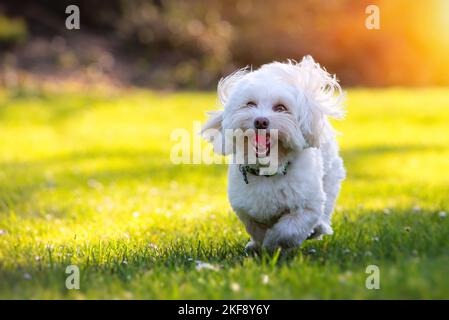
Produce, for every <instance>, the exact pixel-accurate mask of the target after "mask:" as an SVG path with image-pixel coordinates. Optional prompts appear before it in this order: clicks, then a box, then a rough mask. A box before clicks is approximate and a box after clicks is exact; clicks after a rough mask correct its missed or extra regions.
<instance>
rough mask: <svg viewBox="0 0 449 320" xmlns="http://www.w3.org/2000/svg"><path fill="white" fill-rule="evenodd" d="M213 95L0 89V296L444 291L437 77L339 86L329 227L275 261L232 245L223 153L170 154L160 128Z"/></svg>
mask: <svg viewBox="0 0 449 320" xmlns="http://www.w3.org/2000/svg"><path fill="white" fill-rule="evenodd" d="M214 105H215V95H214V94H212V93H176V94H162V93H161V94H158V93H151V92H147V91H137V90H131V91H124V92H120V93H107V92H95V91H93V92H83V93H79V92H78V93H75V92H73V91H70V90H62V92H58V93H56V92H51V91H45V92H39V91H37V92H28V91H19V92H15V91H6V90H0V132H1V141H0V230H2V231H0V298H14V299H16V298H27V299H28V298H33V299H42V298H43V299H51V298H63V299H72V298H80V299H90V298H100V299H103V298H129V299H134V298H138V299H140V298H144V299H159V298H164V299H165V298H167V299H172V298H175V299H176V298H177V299H190V298H274V299H284V298H287V299H290V298H295V299H296V298H325V299H332V298H355V299H364V298H369V299H371V298H373V299H377V298H448V297H449V276H448V272H449V269H448V267H447V266H448V265H449V246H448V244H449V217H441V214H440V212H442V211H445V212H448V211H449V170H448V169H449V160H448V159H449V89H420V90H401V89H388V90H380V89H378V90H364V89H353V90H349V92H348V117H347V119H346V120H345V121H343V122H337V123H335V125H336V127H337V128H338V129H339V131H340V132H342V136H340V138H339V139H340V141H341V149H342V155H343V157H344V160H345V164H346V167H347V171H348V178H347V179H346V181H345V182H344V184H343V190H342V193H341V195H340V197H339V200H338V206H337V209H336V212H335V214H334V230H335V235H334V236H332V237H327V238H326V239H325V240H323V241H308V242H306V243H305V244H304V245H303V246H302V248H301V249H300V250H299V251H298V252H296V254H295V255H293V256H291V257H287V258H285V257H277V256H275V257H269V256H263V257H246V256H245V255H244V254H243V248H244V246H245V244H246V242H247V240H248V236H247V234H246V233H245V231H244V229H243V227H242V225H241V224H240V223H239V221H238V219H237V218H236V217H235V216H234V214H233V213H232V211H231V209H230V206H229V204H228V202H227V199H226V167H225V166H224V165H210V166H207V165H173V164H172V163H171V161H170V158H169V154H170V148H171V146H172V145H173V144H174V143H175V142H173V141H170V133H171V131H172V130H173V129H174V128H187V129H189V130H192V121H193V120H201V121H203V120H204V119H205V116H204V112H205V111H206V110H209V109H211V108H214ZM196 260H200V261H202V262H208V263H210V264H211V265H213V266H215V267H216V268H215V270H208V269H202V270H197V269H196V262H195V261H196ZM71 264H75V265H78V266H79V268H80V270H81V289H80V290H67V289H66V288H65V278H66V276H67V275H66V274H65V268H66V267H67V266H68V265H71ZM371 264H375V265H377V266H379V268H380V275H381V282H380V285H381V289H380V290H368V289H366V288H365V279H366V277H367V274H366V273H365V269H366V267H367V266H368V265H371Z"/></svg>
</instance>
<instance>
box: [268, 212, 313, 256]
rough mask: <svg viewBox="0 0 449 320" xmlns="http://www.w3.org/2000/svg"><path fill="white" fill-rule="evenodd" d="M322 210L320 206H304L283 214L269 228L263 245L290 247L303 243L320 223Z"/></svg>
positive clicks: (269, 248)
mask: <svg viewBox="0 0 449 320" xmlns="http://www.w3.org/2000/svg"><path fill="white" fill-rule="evenodd" d="M321 214H322V211H321V210H320V209H319V208H303V209H297V210H295V211H294V212H291V213H289V214H286V215H284V216H282V217H281V218H280V219H279V221H278V222H276V224H274V225H273V226H272V227H271V228H270V229H268V230H267V232H266V234H265V239H264V241H263V247H264V248H266V249H267V250H268V251H274V250H275V249H276V248H281V249H290V248H294V247H297V246H299V245H301V243H302V242H303V241H304V240H306V239H307V237H308V236H309V234H310V233H311V232H312V230H313V227H315V225H316V224H317V223H318V221H319V218H320V216H321Z"/></svg>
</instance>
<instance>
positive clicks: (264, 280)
mask: <svg viewBox="0 0 449 320" xmlns="http://www.w3.org/2000/svg"><path fill="white" fill-rule="evenodd" d="M268 282H270V277H268V275H267V274H264V275H263V276H262V283H263V284H268Z"/></svg>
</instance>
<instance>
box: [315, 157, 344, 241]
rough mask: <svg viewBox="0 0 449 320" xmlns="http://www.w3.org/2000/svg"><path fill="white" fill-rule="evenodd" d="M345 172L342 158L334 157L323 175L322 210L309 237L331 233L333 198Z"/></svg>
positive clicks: (318, 236) (318, 237)
mask: <svg viewBox="0 0 449 320" xmlns="http://www.w3.org/2000/svg"><path fill="white" fill-rule="evenodd" d="M345 175H346V172H345V168H344V167H343V160H342V159H341V158H340V157H337V158H335V160H334V161H333V163H332V165H331V167H330V168H329V170H328V171H327V173H326V174H325V175H324V177H323V190H324V193H325V194H326V201H325V204H324V212H323V215H322V216H321V218H320V222H319V223H318V224H317V226H316V227H315V228H314V231H313V233H312V234H311V235H310V236H309V239H321V238H322V236H323V235H326V234H333V230H332V227H331V225H332V213H333V211H334V205H335V200H336V199H337V196H338V193H339V192H340V187H341V181H342V180H343V179H344V178H345Z"/></svg>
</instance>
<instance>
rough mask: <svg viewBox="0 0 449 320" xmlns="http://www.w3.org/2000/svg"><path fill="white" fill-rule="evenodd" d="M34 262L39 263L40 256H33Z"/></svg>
mask: <svg viewBox="0 0 449 320" xmlns="http://www.w3.org/2000/svg"><path fill="white" fill-rule="evenodd" d="M34 260H36V261H41V260H42V258H41V257H40V256H35V257H34Z"/></svg>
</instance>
